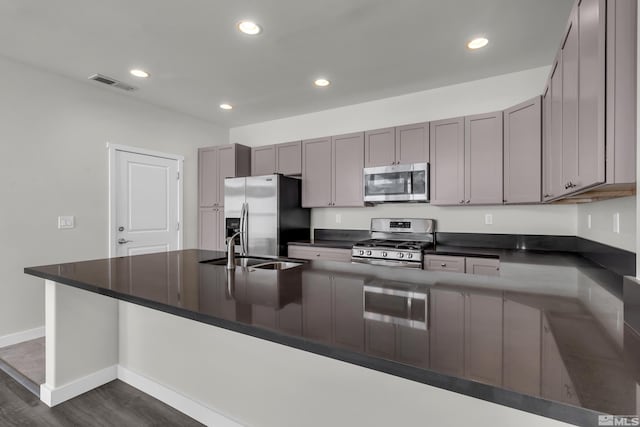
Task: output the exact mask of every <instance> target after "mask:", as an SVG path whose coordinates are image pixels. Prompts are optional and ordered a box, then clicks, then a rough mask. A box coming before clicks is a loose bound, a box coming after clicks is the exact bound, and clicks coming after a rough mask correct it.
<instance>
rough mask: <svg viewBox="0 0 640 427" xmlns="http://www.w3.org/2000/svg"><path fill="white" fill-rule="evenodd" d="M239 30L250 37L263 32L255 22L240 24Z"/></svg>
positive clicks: (242, 22) (241, 22)
mask: <svg viewBox="0 0 640 427" xmlns="http://www.w3.org/2000/svg"><path fill="white" fill-rule="evenodd" d="M238 30H240V31H241V32H243V33H245V34H248V35H250V36H255V35H257V34H260V33H261V32H262V28H260V25H258V24H256V23H255V22H253V21H240V22H238Z"/></svg>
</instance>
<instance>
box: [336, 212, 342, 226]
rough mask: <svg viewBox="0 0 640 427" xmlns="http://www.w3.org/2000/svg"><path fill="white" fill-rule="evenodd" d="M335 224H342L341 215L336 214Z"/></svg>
mask: <svg viewBox="0 0 640 427" xmlns="http://www.w3.org/2000/svg"><path fill="white" fill-rule="evenodd" d="M336 224H342V215H340V214H336Z"/></svg>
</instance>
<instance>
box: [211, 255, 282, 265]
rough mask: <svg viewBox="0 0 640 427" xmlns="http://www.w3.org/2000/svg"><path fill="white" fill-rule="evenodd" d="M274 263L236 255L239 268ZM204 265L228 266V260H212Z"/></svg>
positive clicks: (269, 260)
mask: <svg viewBox="0 0 640 427" xmlns="http://www.w3.org/2000/svg"><path fill="white" fill-rule="evenodd" d="M269 262H272V260H271V259H269V258H253V257H245V256H238V255H236V266H238V267H253V266H256V265H259V264H266V263H269ZM202 264H211V265H227V258H226V257H225V258H218V259H212V260H210V261H202Z"/></svg>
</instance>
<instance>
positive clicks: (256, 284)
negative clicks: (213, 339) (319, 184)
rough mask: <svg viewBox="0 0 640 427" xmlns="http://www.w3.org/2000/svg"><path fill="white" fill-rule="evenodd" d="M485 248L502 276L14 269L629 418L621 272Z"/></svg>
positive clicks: (342, 270) (109, 264) (194, 262)
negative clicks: (408, 307) (619, 322)
mask: <svg viewBox="0 0 640 427" xmlns="http://www.w3.org/2000/svg"><path fill="white" fill-rule="evenodd" d="M473 252H474V253H476V251H475V250H474V251H473ZM443 253H444V252H443ZM483 254H484V253H483ZM496 255H498V256H500V257H501V259H503V257H505V258H504V261H505V262H507V264H509V263H511V264H509V265H507V266H506V268H503V269H502V274H503V276H502V277H488V276H473V275H465V274H456V273H444V272H428V271H422V270H413V269H392V268H388V267H377V266H371V265H364V264H350V263H338V262H328V261H309V262H307V263H305V264H304V265H303V266H301V267H298V268H294V269H290V270H283V271H270V270H257V269H253V268H251V267H247V268H243V267H238V268H237V269H236V270H235V271H231V272H229V271H227V270H226V269H225V267H224V266H223V265H221V266H218V265H212V264H208V263H203V261H208V260H213V259H219V258H223V257H224V253H222V252H211V251H200V250H184V251H175V252H169V253H161V254H151V255H138V256H132V257H120V258H112V259H103V260H95V261H84V262H75V263H67V264H56V265H50V266H42V267H32V268H26V269H25V273H27V274H31V275H34V276H37V277H41V278H43V279H48V280H53V281H56V282H58V283H62V284H66V285H70V286H74V287H77V288H81V289H84V290H87V291H90V292H95V293H99V294H102V295H106V296H109V297H113V298H117V299H120V300H123V301H128V302H131V303H135V304H139V305H143V306H146V307H149V308H153V309H157V310H161V311H164V312H168V313H172V314H175V315H178V316H182V317H186V318H189V319H193V320H196V321H199V322H203V323H207V324H210V325H214V326H217V327H221V328H225V329H229V330H232V331H236V332H238V333H243V334H246V335H251V336H254V337H258V338H262V339H265V340H269V341H272V342H276V343H280V344H282V345H287V346H291V347H294V348H298V349H302V350H305V351H309V352H313V353H316V354H320V355H324V356H327V357H331V358H334V359H337V360H342V361H345V362H348V363H352V364H356V365H360V366H364V367H367V368H370V369H375V370H378V371H381V372H385V373H388V374H391V375H396V376H400V377H403V378H407V379H410V380H413V381H417V382H420V383H424V384H429V385H433V386H435V387H440V388H443V389H447V390H451V391H454V392H458V393H462V394H466V395H469V396H473V397H477V398H480V399H484V400H487V401H491V402H495V403H498V404H502V405H506V406H510V407H512V408H516V409H520V410H524V411H528V412H531V413H535V414H540V415H543V416H547V417H551V418H555V419H558V420H562V421H565V422H569V423H574V424H578V425H597V416H596V414H597V413H610V414H633V413H635V412H636V411H637V408H636V406H635V405H636V398H637V396H636V393H637V389H636V381H638V379H637V378H635V377H634V373H635V372H638V371H639V370H638V368H637V363H638V359H637V358H632V357H628V355H627V347H628V346H627V344H626V341H623V339H622V333H623V332H622V329H621V328H616V326H615V322H614V323H613V324H612V323H611V322H610V321H609V320H610V319H611V316H612V315H613V314H612V313H615V312H616V310H619V309H621V307H622V301H621V296H620V295H621V289H622V277H621V276H619V275H617V274H614V273H611V272H609V271H607V270H605V269H604V268H602V267H599V266H597V265H596V264H594V263H592V262H590V261H588V260H586V259H584V258H582V257H580V256H577V255H571V254H562V253H557V254H551V253H540V254H539V253H531V252H525V251H499V252H498V253H496ZM520 261H526V262H522V263H521V262H520ZM540 266H541V267H540ZM167 271H173V272H179V274H175V275H167V274H166V273H165V272H167ZM407 293H409V294H412V295H414V296H415V295H417V296H418V297H417V298H418V300H417V301H414V304H413V305H412V307H413V311H412V317H411V318H412V319H413V320H414V322H413V323H407V322H405V320H406V318H407V315H406V314H403V307H405V303H406V301H404V300H403V297H402V295H406V294H407ZM381 295H386V296H387V297H384V296H383V297H380V296H381ZM420 298H423V300H424V301H426V302H425V303H423V304H422V305H421V304H420V303H419V300H420ZM365 301H366V303H365ZM416 307H417V308H416ZM254 308H255V309H259V310H257V311H256V310H254ZM398 310H399V311H398ZM421 310H423V311H421ZM256 312H259V313H260V316H257V317H256V315H255V314H253V313H256Z"/></svg>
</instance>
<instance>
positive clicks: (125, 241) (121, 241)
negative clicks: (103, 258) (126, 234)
mask: <svg viewBox="0 0 640 427" xmlns="http://www.w3.org/2000/svg"><path fill="white" fill-rule="evenodd" d="M129 242H133V240H127V239H118V244H119V245H124V244H125V243H129Z"/></svg>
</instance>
